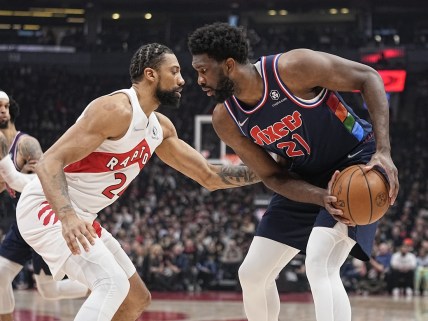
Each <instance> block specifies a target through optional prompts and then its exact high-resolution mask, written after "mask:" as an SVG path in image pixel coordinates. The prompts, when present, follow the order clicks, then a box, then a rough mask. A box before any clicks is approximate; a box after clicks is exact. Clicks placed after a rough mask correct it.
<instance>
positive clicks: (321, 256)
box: [306, 223, 355, 321]
mask: <svg viewBox="0 0 428 321" xmlns="http://www.w3.org/2000/svg"><path fill="white" fill-rule="evenodd" d="M347 231H348V229H347V226H346V225H344V224H342V223H337V224H336V226H335V227H334V228H327V227H320V226H318V227H314V228H313V229H312V233H311V235H310V237H309V241H308V246H307V249H306V275H307V277H308V280H309V284H310V286H311V291H312V296H313V298H314V303H315V312H316V319H317V321H351V304H350V302H349V298H348V295H347V293H346V291H345V288H344V286H343V283H342V280H341V279H340V274H339V272H340V267H341V266H342V264H343V263H344V262H345V260H346V258H347V257H348V255H349V252H350V251H351V249H352V247H353V246H354V245H355V241H354V240H353V239H351V238H350V237H348V233H347Z"/></svg>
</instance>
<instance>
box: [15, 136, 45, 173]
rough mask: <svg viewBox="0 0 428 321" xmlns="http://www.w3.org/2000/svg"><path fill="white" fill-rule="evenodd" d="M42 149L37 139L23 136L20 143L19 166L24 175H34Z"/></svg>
mask: <svg viewBox="0 0 428 321" xmlns="http://www.w3.org/2000/svg"><path fill="white" fill-rule="evenodd" d="M42 154H43V152H42V148H41V147H40V143H39V141H38V140H37V139H35V138H34V137H32V136H28V135H25V136H22V138H21V139H20V140H19V142H18V153H17V164H18V167H19V168H21V172H22V173H33V172H34V167H35V165H36V163H37V162H38V160H39V159H40V157H42Z"/></svg>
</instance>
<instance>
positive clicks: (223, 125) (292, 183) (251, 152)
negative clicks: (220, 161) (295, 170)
mask: <svg viewBox="0 0 428 321" xmlns="http://www.w3.org/2000/svg"><path fill="white" fill-rule="evenodd" d="M213 126H214V129H215V131H216V133H217V135H218V136H219V137H220V139H221V140H222V141H224V142H225V143H226V144H227V145H228V146H230V147H231V148H232V149H233V150H234V151H235V153H236V154H237V155H238V156H239V157H240V158H241V159H242V161H243V162H244V163H245V165H247V166H248V167H249V168H250V169H251V170H253V171H254V172H255V173H256V174H257V176H258V177H260V179H261V180H262V181H263V183H264V184H265V185H266V186H267V187H268V188H270V189H271V190H273V191H275V192H276V193H278V194H281V195H283V196H284V197H287V198H288V199H291V200H293V201H296V202H303V203H312V204H316V205H319V206H322V207H325V208H326V209H327V210H328V211H329V213H330V214H332V215H338V216H341V215H342V214H343V213H342V211H341V210H339V209H335V208H334V207H333V206H332V205H331V204H332V203H334V202H335V201H336V197H334V196H332V195H330V194H329V193H328V190H326V189H322V188H319V187H317V186H314V185H311V184H309V183H307V182H305V181H303V180H300V179H296V178H293V177H292V176H291V175H290V174H289V172H288V171H287V170H286V169H285V168H284V167H282V166H281V164H279V163H278V162H276V161H275V160H274V159H273V158H272V157H271V156H270V155H269V154H268V153H267V152H266V151H265V150H264V149H263V148H262V147H260V146H258V145H257V144H256V143H254V142H252V141H251V140H250V139H248V138H247V137H245V136H244V135H243V134H242V133H241V132H240V131H239V130H238V128H237V125H236V124H235V123H234V122H233V120H232V118H231V117H230V115H229V114H228V112H227V111H226V108H225V107H224V105H223V104H218V105H217V106H216V108H215V109H214V113H213ZM344 223H346V222H344Z"/></svg>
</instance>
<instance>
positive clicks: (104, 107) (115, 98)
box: [86, 93, 132, 118]
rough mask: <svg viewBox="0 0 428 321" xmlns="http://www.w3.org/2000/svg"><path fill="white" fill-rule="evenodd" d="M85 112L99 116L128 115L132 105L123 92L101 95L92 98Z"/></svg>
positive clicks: (130, 114)
mask: <svg viewBox="0 0 428 321" xmlns="http://www.w3.org/2000/svg"><path fill="white" fill-rule="evenodd" d="M86 113H89V114H91V115H92V114H97V115H99V116H100V117H103V116H104V117H112V118H114V117H130V116H132V105H131V102H130V101H129V98H128V96H127V95H126V94H124V93H117V94H114V95H111V96H110V95H107V96H101V97H99V98H97V99H95V100H93V101H92V102H91V103H90V104H89V105H88V108H87V110H86Z"/></svg>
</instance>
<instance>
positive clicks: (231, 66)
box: [224, 58, 236, 74]
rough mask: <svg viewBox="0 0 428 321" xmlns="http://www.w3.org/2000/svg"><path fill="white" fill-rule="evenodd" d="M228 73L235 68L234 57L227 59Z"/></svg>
mask: <svg viewBox="0 0 428 321" xmlns="http://www.w3.org/2000/svg"><path fill="white" fill-rule="evenodd" d="M224 64H225V66H226V73H227V74H230V73H232V72H233V71H234V70H235V66H236V62H235V60H234V59H233V58H227V59H226V61H225V63H224Z"/></svg>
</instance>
